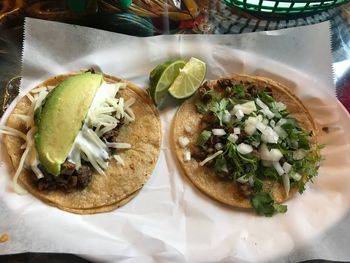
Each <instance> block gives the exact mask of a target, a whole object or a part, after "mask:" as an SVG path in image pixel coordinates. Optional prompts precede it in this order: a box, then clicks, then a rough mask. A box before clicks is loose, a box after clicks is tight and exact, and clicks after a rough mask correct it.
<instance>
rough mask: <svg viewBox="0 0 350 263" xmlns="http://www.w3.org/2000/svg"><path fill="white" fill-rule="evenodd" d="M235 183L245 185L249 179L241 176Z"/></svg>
mask: <svg viewBox="0 0 350 263" xmlns="http://www.w3.org/2000/svg"><path fill="white" fill-rule="evenodd" d="M236 181H237V182H239V183H241V184H245V183H247V182H248V181H249V179H248V178H247V176H246V175H243V176H241V177H239V178H237V179H236Z"/></svg>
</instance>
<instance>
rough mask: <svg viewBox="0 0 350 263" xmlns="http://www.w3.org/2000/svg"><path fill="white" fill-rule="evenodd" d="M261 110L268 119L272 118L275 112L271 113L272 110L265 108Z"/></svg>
mask: <svg viewBox="0 0 350 263" xmlns="http://www.w3.org/2000/svg"><path fill="white" fill-rule="evenodd" d="M261 112H262V113H263V114H264V115H265V116H266V117H267V118H268V119H272V118H273V117H275V114H273V112H272V111H270V110H269V109H267V110H265V109H264V110H261Z"/></svg>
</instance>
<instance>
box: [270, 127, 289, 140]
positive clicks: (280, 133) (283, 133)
mask: <svg viewBox="0 0 350 263" xmlns="http://www.w3.org/2000/svg"><path fill="white" fill-rule="evenodd" d="M273 130H274V131H275V132H276V133H277V134H278V136H279V137H281V139H285V138H287V137H288V134H287V132H286V131H285V130H284V129H283V128H282V127H281V126H276V127H275V128H273Z"/></svg>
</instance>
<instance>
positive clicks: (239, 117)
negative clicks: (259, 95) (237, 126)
mask: <svg viewBox="0 0 350 263" xmlns="http://www.w3.org/2000/svg"><path fill="white" fill-rule="evenodd" d="M235 116H236V117H237V119H238V120H241V119H242V118H243V117H244V113H243V111H242V110H241V109H239V110H237V111H236V113H235Z"/></svg>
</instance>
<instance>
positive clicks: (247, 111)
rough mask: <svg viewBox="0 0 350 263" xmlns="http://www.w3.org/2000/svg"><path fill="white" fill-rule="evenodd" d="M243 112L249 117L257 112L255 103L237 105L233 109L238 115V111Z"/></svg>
mask: <svg viewBox="0 0 350 263" xmlns="http://www.w3.org/2000/svg"><path fill="white" fill-rule="evenodd" d="M239 110H240V111H242V112H243V113H244V114H246V115H249V114H251V113H252V112H253V111H256V106H255V102H254V101H248V102H245V103H243V104H237V105H235V106H234V107H233V111H234V112H235V113H237V111H239Z"/></svg>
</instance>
